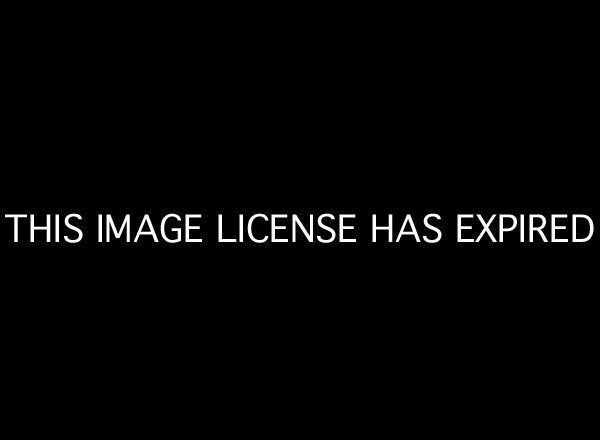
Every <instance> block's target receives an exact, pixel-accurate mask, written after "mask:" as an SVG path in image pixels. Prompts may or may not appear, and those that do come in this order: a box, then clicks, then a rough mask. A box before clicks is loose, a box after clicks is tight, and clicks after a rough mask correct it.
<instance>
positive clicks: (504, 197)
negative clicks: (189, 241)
mask: <svg viewBox="0 0 600 440" xmlns="http://www.w3.org/2000/svg"><path fill="white" fill-rule="evenodd" d="M52 12H57V11H52ZM153 12H157V11H153ZM163 12H164V11H163ZM247 12H248V14H247V13H246V12H240V11H239V10H237V9H236V11H233V10H232V11H228V12H227V13H225V14H224V15H223V14H221V15H216V14H215V13H214V12H212V11H211V12H207V11H204V12H195V13H193V14H190V15H188V14H186V13H184V12H183V11H180V12H177V13H175V15H173V16H171V15H170V14H169V15H167V14H166V13H165V15H164V16H163V14H162V12H161V14H159V15H160V18H156V16H155V15H152V17H150V16H147V15H146V13H145V12H144V13H141V12H140V11H137V12H136V13H133V14H127V15H126V14H125V13H124V12H122V13H119V14H114V16H112V15H111V16H110V17H107V18H102V19H100V18H99V17H100V15H97V14H100V12H97V13H96V12H95V13H94V14H92V15H85V19H83V18H82V16H78V18H77V19H75V18H74V19H66V22H65V23H63V22H62V21H57V20H50V19H48V16H46V17H45V16H44V14H43V13H41V14H40V16H36V17H35V19H34V18H33V15H36V14H34V13H33V12H32V11H30V12H28V14H26V15H25V16H23V17H24V19H25V20H24V21H19V23H18V24H16V25H15V26H14V29H10V30H8V31H7V39H6V44H5V52H4V55H3V66H4V67H3V70H4V72H3V73H4V74H5V79H4V80H3V85H4V87H3V96H4V99H3V110H4V111H3V124H2V125H3V133H4V136H3V137H4V142H3V156H4V158H3V160H2V173H1V176H2V177H1V179H2V201H1V202H2V205H1V206H2V213H3V214H4V213H5V212H31V213H42V212H43V213H67V212H79V213H83V214H86V215H87V216H89V215H92V214H94V213H96V212H105V211H107V210H110V211H113V212H124V211H131V212H151V213H153V214H155V215H158V214H160V213H163V212H169V211H175V212H179V213H186V212H190V213H202V214H204V215H205V216H206V217H208V218H210V217H211V216H214V215H215V214H216V213H217V212H222V211H229V212H237V211H239V210H243V211H246V212H252V211H256V212H288V213H292V212H294V213H319V212H325V211H328V212H334V213H335V212H356V213H359V215H361V243H360V244H359V245H348V246H342V245H338V246H331V247H326V248H323V247H321V248H317V247H291V246H285V245H283V246H275V245H273V246H268V247H262V248H252V247H244V248H234V249H232V248H227V249H225V248H218V247H216V246H214V245H210V244H207V245H206V246H199V247H175V248H164V247H158V248H154V247H152V246H138V247H129V248H128V247H126V246H124V247H117V248H115V247H111V248H102V247H98V246H95V245H94V244H93V243H88V244H83V245H81V246H76V247H63V246H54V247H53V246H39V247H35V248H31V247H27V246H23V247H20V246H10V245H9V243H8V242H7V240H4V242H3V245H2V254H3V257H5V258H3V263H2V264H3V270H2V273H3V278H4V282H3V284H4V285H5V286H6V287H5V288H3V289H2V291H3V295H2V301H3V303H4V304H3V307H2V311H3V314H4V315H5V319H3V324H4V327H5V331H4V338H3V339H4V341H5V347H6V348H5V355H6V356H5V358H6V362H5V365H7V366H8V367H9V370H10V373H9V374H8V375H7V376H6V382H7V384H8V385H9V386H10V388H11V389H13V388H14V389H15V393H14V394H11V396H14V397H11V404H10V408H11V412H12V413H13V414H15V415H20V416H23V414H31V410H32V409H34V408H35V409H38V410H40V411H39V412H40V413H41V414H45V415H46V417H47V418H45V419H44V420H47V421H46V422H44V423H49V424H52V425H57V426H63V423H67V424H71V423H73V420H74V419H77V420H78V421H83V422H88V423H86V425H87V426H88V427H89V426H99V427H107V426H109V425H112V422H113V421H123V420H128V421H131V420H133V421H134V425H136V426H138V427H148V426H150V427H152V428H153V429H158V426H157V425H160V426H163V427H165V428H166V429H167V430H168V431H171V430H174V429H176V428H180V427H181V426H183V425H184V424H183V422H184V421H191V422H192V423H193V424H201V426H198V427H200V428H202V427H203V426H204V425H203V423H205V420H207V419H208V420H210V421H212V422H213V423H214V422H216V423H217V424H218V425H219V426H221V427H222V429H225V430H230V429H239V428H242V429H251V428H255V427H256V428H261V429H266V428H269V429H273V428H274V427H275V426H276V425H278V424H279V423H281V422H283V423H282V424H283V426H284V427H285V428H286V429H287V430H286V431H282V432H288V431H290V430H291V431H295V430H298V429H306V430H308V432H314V431H313V430H312V429H313V428H312V427H313V426H315V422H317V423H318V422H323V421H328V422H330V423H329V426H330V428H329V429H331V430H332V431H331V432H337V430H340V429H344V428H350V429H357V430H358V429H359V428H363V429H365V430H366V431H365V432H372V431H373V430H375V429H383V428H384V427H386V426H387V425H388V424H389V423H391V424H392V426H395V427H396V428H399V427H400V428H401V427H403V426H407V427H408V425H404V424H403V423H405V422H401V421H402V420H407V419H408V420H410V421H412V422H413V423H416V424H418V425H420V426H421V427H422V428H423V429H426V430H431V429H440V428H441V429H455V428H460V429H465V428H467V427H469V428H471V429H473V428H474V427H475V425H477V424H478V423H481V422H483V425H484V426H485V427H486V428H487V429H488V430H490V429H491V430H497V429H507V430H509V432H512V431H510V430H511V429H512V428H511V427H512V426H514V423H515V422H522V421H525V420H528V421H532V420H533V421H534V423H532V424H531V426H532V428H533V429H540V427H548V426H551V427H553V428H556V429H557V428H558V426H557V425H559V424H560V425H561V426H563V427H566V428H568V429H573V424H572V423H573V419H572V418H571V416H572V415H573V414H576V415H577V417H578V418H579V420H580V421H581V420H583V419H584V418H585V417H586V414H588V411H589V409H586V408H587V405H586V403H585V402H586V396H589V395H590V394H591V393H592V390H593V389H595V388H594V385H593V381H592V375H591V372H592V371H593V369H594V366H595V365H596V364H595V363H594V362H592V359H593V356H592V355H593V348H594V347H593V341H594V339H595V338H596V336H597V327H598V326H597V322H596V320H595V314H596V310H597V304H596V301H595V299H594V297H593V295H594V293H595V290H597V289H596V287H595V284H594V283H593V281H595V279H594V269H595V266H596V262H597V253H596V247H597V238H595V239H594V242H593V243H590V244H587V245H560V244H559V245H552V246H544V245H541V246H522V245H521V246H518V245H515V244H508V245H506V246H486V245H482V246H460V245H458V244H456V243H455V242H454V241H455V240H454V238H455V236H454V225H453V218H454V216H455V215H456V214H457V213H460V212H477V213H487V214H490V213H512V214H518V213H530V212H531V213H545V214H549V213H585V214H588V215H592V216H593V217H594V218H595V220H596V221H597V212H598V211H597V208H596V207H595V205H596V203H595V200H596V199H595V195H594V193H593V188H594V187H595V186H596V184H595V180H596V179H595V178H594V177H595V174H594V161H593V159H592V154H593V152H592V147H593V146H594V145H596V144H597V135H596V133H595V130H594V128H595V121H596V118H597V108H596V107H595V102H596V101H597V85H596V84H595V82H594V81H593V78H595V77H597V69H596V68H595V66H594V65H593V54H594V52H593V49H594V47H593V46H592V44H591V43H592V40H591V39H589V38H590V36H589V35H588V33H591V32H592V29H591V28H589V27H588V26H587V25H586V24H585V23H584V22H583V21H582V19H581V18H580V17H575V18H569V17H567V16H566V15H565V16H563V17H561V19H560V20H559V21H556V19H553V20H550V19H549V18H543V17H542V16H541V15H540V14H539V13H536V14H532V15H527V17H526V18H524V17H525V13H524V11H521V13H520V14H516V15H514V16H513V15H510V14H509V16H506V15H504V14H500V11H496V12H494V13H487V12H483V11H481V13H480V15H477V13H476V12H475V11H469V14H466V11H445V12H441V11H427V12H425V13H420V14H416V13H414V12H412V11H404V12H397V11H395V12H393V13H392V12H385V11H380V12H376V13H374V14H371V13H369V14H367V13H366V11H353V12H354V14H351V15H347V14H346V13H344V14H338V13H332V14H328V15H327V17H326V18H325V14H324V11H321V13H319V14H308V16H307V15H306V14H303V13H301V11H295V12H293V13H284V12H283V11H281V12H280V13H276V12H275V11H272V10H270V11H269V13H268V14H267V13H266V12H265V11H262V12H261V11H255V10H253V11H247ZM305 12H306V11H305ZM338 12H339V11H338ZM446 12H448V13H449V12H453V13H454V15H446ZM538 12H539V11H538ZM69 13H70V14H73V13H74V12H73V11H70V12H69ZM250 13H253V14H251V15H249V14H250ZM75 14H76V13H75ZM278 14H280V15H278ZM470 14H474V15H470ZM184 16H185V18H184ZM69 17H70V15H69ZM102 17H104V15H102ZM257 17H259V18H260V19H259V18H257ZM517 17H518V18H517ZM63 18H65V16H64V15H63ZM375 212H376V213H380V214H387V213H395V214H405V213H413V214H423V213H428V212H438V213H440V214H441V215H443V217H444V219H445V220H446V221H447V225H448V227H447V228H445V229H444V233H445V238H444V241H443V243H441V244H440V245H438V246H420V247H417V246H413V245H411V244H410V243H407V244H406V245H401V246H394V247H377V248H376V247H374V246H371V245H369V244H368V238H369V234H368V229H367V228H366V225H368V223H364V221H365V220H368V218H369V215H370V214H371V213H375ZM363 229H366V232H365V231H363ZM3 233H5V231H3ZM4 237H6V235H4ZM54 411H56V412H58V413H61V414H63V416H62V417H54V416H52V414H53V412H54ZM36 413H38V412H36ZM40 417H41V416H40ZM173 417H174V418H173ZM40 420H41V419H40ZM92 423H93V424H92ZM578 425H579V423H578ZM48 426H50V425H48ZM133 429H139V428H135V427H134V428H133Z"/></svg>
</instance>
